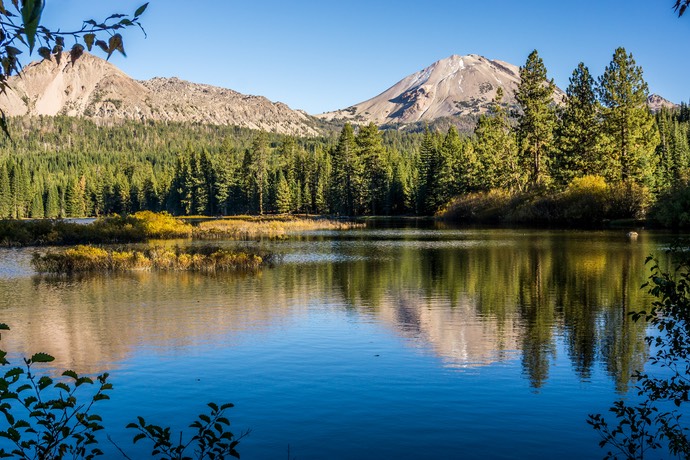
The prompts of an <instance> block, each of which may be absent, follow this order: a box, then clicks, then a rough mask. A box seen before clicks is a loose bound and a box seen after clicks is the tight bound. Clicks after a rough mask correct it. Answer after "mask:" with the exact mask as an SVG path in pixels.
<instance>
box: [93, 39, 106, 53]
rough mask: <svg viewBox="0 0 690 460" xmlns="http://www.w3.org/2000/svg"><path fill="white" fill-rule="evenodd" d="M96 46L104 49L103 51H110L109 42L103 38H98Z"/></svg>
mask: <svg viewBox="0 0 690 460" xmlns="http://www.w3.org/2000/svg"><path fill="white" fill-rule="evenodd" d="M96 46H97V47H99V48H100V49H102V50H103V52H105V53H107V52H108V44H107V43H106V42H104V41H103V40H96Z"/></svg>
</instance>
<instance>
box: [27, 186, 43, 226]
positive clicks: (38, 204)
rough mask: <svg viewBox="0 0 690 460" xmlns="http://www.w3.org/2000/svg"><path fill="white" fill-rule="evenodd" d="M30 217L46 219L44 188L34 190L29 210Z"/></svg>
mask: <svg viewBox="0 0 690 460" xmlns="http://www.w3.org/2000/svg"><path fill="white" fill-rule="evenodd" d="M29 216H30V217H31V218H32V219H43V218H44V217H45V208H44V206H43V187H41V188H38V187H37V188H36V189H34V192H33V194H32V198H31V208H30V209H29Z"/></svg>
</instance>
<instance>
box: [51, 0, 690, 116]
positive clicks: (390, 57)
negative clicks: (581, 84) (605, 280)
mask: <svg viewBox="0 0 690 460" xmlns="http://www.w3.org/2000/svg"><path fill="white" fill-rule="evenodd" d="M141 3H144V1H143V0H138V1H132V0H118V1H117V2H113V1H105V0H62V1H57V0H48V2H47V6H46V9H45V11H44V18H43V23H44V25H46V26H49V27H50V26H52V27H57V26H60V27H62V28H63V29H67V28H75V27H76V28H78V27H79V26H80V24H81V20H82V19H89V18H94V19H103V18H105V16H107V15H108V14H110V13H113V12H129V13H131V12H133V11H134V10H135V9H136V7H137V6H139V5H140V4H141ZM672 4H673V0H645V1H641V0H599V1H594V0H579V1H570V2H562V1H558V0H554V1H537V0H520V1H514V0H512V1H509V0H500V1H499V0H483V1H476V0H475V1H465V0H456V1H434V0H427V1H425V2H414V1H405V0H398V1H382V0H367V1H364V0H350V1H347V2H331V1H328V0H318V1H316V0H314V1H312V0H310V1H297V0H295V1H288V0H285V1H272V0H271V1H264V0H253V1H236V0H197V1H196V2H189V1H182V0H151V2H150V5H149V8H148V10H147V11H146V13H145V14H144V15H143V17H142V22H143V23H144V27H145V29H146V32H147V34H148V38H144V36H143V34H142V33H141V32H140V31H139V30H135V29H130V30H128V31H126V32H125V46H126V50H127V53H128V57H127V58H122V57H120V56H114V57H113V58H112V59H111V60H112V62H113V63H114V64H116V65H117V66H119V67H120V68H121V69H123V70H124V71H125V72H127V73H128V74H129V75H131V76H133V77H134V78H137V79H148V78H151V77H154V76H163V77H171V76H177V77H179V78H182V79H185V80H190V81H194V82H199V83H208V84H212V85H217V86H222V87H226V88H231V89H234V90H236V91H239V92H242V93H246V94H257V95H262V96H266V97H268V98H269V99H271V100H273V101H281V102H284V103H286V104H288V105H289V106H290V107H292V108H296V109H303V110H306V111H307V112H309V113H321V112H325V111H329V110H334V109H339V108H344V107H347V106H349V105H352V104H355V103H358V102H361V101H363V100H365V99H368V98H370V97H373V96H375V95H377V94H379V93H380V92H382V91H384V90H385V89H386V88H388V87H389V86H391V85H393V84H394V83H396V82H397V81H398V80H400V79H401V78H403V77H405V76H407V75H409V74H410V73H413V72H416V71H418V70H420V69H422V68H424V67H426V66H428V65H429V64H431V63H433V62H434V61H436V60H438V59H442V58H444V57H447V56H450V55H451V54H460V55H464V54H470V53H475V54H481V55H483V56H486V57H488V58H490V59H500V60H504V61H508V62H511V63H513V64H515V65H522V64H523V63H524V61H525V59H526V57H527V55H528V54H529V53H530V51H532V50H533V49H537V50H538V51H539V54H540V55H541V56H542V58H543V59H544V63H545V64H546V67H547V70H548V72H549V75H550V76H551V77H553V78H554V80H555V82H556V84H557V85H559V86H561V87H562V88H564V89H565V87H566V86H567V85H568V78H569V77H570V74H571V73H572V70H573V69H574V68H575V67H576V66H577V64H578V62H580V61H583V62H584V63H585V64H586V65H588V66H589V68H590V70H591V71H592V73H593V74H595V75H599V74H601V73H602V72H603V69H604V67H605V66H606V65H607V64H608V63H609V62H610V60H611V56H612V54H613V51H614V49H615V48H616V47H618V46H624V47H625V48H626V50H628V51H629V52H632V53H633V55H634V57H635V60H636V61H637V63H638V64H639V65H641V66H642V68H643V69H644V75H645V79H646V80H647V82H648V83H649V88H650V92H653V93H658V94H661V95H662V96H664V97H666V98H667V99H670V100H672V101H674V102H680V101H688V100H690V85H688V82H689V81H690V78H689V76H690V47H689V46H688V44H689V43H690V13H688V15H687V17H684V18H680V19H678V18H677V17H676V15H675V14H674V13H673V10H672ZM114 5H115V6H114Z"/></svg>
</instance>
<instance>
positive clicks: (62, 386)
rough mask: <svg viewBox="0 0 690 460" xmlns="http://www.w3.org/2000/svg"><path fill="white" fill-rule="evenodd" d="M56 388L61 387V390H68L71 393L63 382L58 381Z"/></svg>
mask: <svg viewBox="0 0 690 460" xmlns="http://www.w3.org/2000/svg"><path fill="white" fill-rule="evenodd" d="M55 388H59V389H60V390H62V391H66V392H67V393H69V391H70V389H69V387H68V386H67V385H65V384H64V383H62V382H60V383H56V384H55Z"/></svg>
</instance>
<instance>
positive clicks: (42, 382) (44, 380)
mask: <svg viewBox="0 0 690 460" xmlns="http://www.w3.org/2000/svg"><path fill="white" fill-rule="evenodd" d="M51 383H53V379H51V378H50V377H47V376H45V375H44V376H43V377H41V378H40V379H38V389H39V390H45V389H46V388H48V386H49V385H50V384H51Z"/></svg>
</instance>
